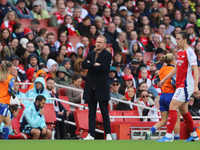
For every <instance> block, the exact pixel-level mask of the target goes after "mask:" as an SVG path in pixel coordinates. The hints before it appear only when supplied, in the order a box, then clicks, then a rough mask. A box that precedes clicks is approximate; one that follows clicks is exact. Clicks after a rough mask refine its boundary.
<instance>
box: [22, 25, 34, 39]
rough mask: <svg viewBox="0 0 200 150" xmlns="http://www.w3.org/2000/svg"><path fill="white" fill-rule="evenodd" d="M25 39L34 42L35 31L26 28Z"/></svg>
mask: <svg viewBox="0 0 200 150" xmlns="http://www.w3.org/2000/svg"><path fill="white" fill-rule="evenodd" d="M24 38H26V39H28V40H29V41H30V42H33V38H34V36H33V31H32V30H31V29H29V28H24Z"/></svg>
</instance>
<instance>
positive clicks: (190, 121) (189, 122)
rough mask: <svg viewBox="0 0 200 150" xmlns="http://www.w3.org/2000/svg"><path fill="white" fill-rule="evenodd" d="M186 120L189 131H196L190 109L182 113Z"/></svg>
mask: <svg viewBox="0 0 200 150" xmlns="http://www.w3.org/2000/svg"><path fill="white" fill-rule="evenodd" d="M182 116H183V119H184V122H185V124H186V126H187V128H188V130H189V132H193V131H194V124H193V119H192V116H191V114H190V113H189V111H188V112H187V113H186V114H182Z"/></svg>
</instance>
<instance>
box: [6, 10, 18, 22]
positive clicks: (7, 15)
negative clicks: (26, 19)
mask: <svg viewBox="0 0 200 150" xmlns="http://www.w3.org/2000/svg"><path fill="white" fill-rule="evenodd" d="M11 12H13V13H14V14H15V21H18V16H17V14H16V12H15V11H13V10H9V11H8V13H7V14H6V15H5V17H4V18H3V21H6V20H9V14H10V13H11Z"/></svg>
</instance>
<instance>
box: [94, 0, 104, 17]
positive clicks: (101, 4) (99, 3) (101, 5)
mask: <svg viewBox="0 0 200 150" xmlns="http://www.w3.org/2000/svg"><path fill="white" fill-rule="evenodd" d="M96 5H97V6H98V12H97V15H99V16H101V17H102V15H103V10H104V9H105V8H106V5H105V3H104V0H97V3H96Z"/></svg>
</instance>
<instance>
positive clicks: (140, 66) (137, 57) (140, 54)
mask: <svg viewBox="0 0 200 150" xmlns="http://www.w3.org/2000/svg"><path fill="white" fill-rule="evenodd" d="M135 58H136V59H137V60H138V62H139V69H141V68H142V67H146V64H144V61H143V53H142V52H136V53H135Z"/></svg>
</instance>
